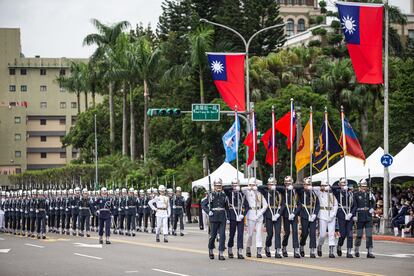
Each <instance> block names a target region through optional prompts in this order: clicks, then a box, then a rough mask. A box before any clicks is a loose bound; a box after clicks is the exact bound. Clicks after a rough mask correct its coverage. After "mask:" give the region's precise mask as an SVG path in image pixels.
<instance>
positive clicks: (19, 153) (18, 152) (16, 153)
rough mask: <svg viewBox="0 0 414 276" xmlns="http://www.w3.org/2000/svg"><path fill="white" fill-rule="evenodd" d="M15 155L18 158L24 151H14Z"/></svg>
mask: <svg viewBox="0 0 414 276" xmlns="http://www.w3.org/2000/svg"><path fill="white" fill-rule="evenodd" d="M14 157H17V158H19V157H22V152H21V151H20V150H16V151H14Z"/></svg>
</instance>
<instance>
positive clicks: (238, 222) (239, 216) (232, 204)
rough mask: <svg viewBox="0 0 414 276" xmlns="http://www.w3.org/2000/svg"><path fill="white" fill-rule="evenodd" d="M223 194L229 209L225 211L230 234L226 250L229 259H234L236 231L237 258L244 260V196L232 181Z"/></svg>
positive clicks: (236, 181) (237, 185)
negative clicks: (225, 196)
mask: <svg viewBox="0 0 414 276" xmlns="http://www.w3.org/2000/svg"><path fill="white" fill-rule="evenodd" d="M224 192H225V193H226V195H227V201H228V203H229V209H228V210H227V219H228V220H229V221H230V233H229V240H228V242H227V248H228V253H229V258H230V259H232V258H234V254H233V246H234V236H235V234H236V230H237V258H238V259H244V257H243V233H244V215H245V213H244V212H245V210H246V206H247V204H246V201H245V196H244V194H243V193H242V192H241V191H240V185H239V181H238V180H237V179H233V180H232V182H231V187H229V188H224Z"/></svg>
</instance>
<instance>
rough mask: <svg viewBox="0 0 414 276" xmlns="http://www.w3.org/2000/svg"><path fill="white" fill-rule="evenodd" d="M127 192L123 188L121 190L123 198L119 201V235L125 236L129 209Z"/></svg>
mask: <svg viewBox="0 0 414 276" xmlns="http://www.w3.org/2000/svg"><path fill="white" fill-rule="evenodd" d="M127 195H128V193H127V190H126V189H125V188H122V190H121V197H120V199H119V208H118V212H119V234H120V235H124V234H125V233H124V225H125V218H126V211H127V210H126V208H127Z"/></svg>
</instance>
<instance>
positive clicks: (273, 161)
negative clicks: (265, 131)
mask: <svg viewBox="0 0 414 276" xmlns="http://www.w3.org/2000/svg"><path fill="white" fill-rule="evenodd" d="M275 163H276V162H275V106H274V105H272V164H273V177H274V178H275V179H276V164H275Z"/></svg>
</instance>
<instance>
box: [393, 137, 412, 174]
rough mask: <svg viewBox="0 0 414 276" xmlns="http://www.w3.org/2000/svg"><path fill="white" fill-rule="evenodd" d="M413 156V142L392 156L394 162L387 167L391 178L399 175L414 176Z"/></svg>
mask: <svg viewBox="0 0 414 276" xmlns="http://www.w3.org/2000/svg"><path fill="white" fill-rule="evenodd" d="M413 158H414V144H413V143H411V142H410V143H408V144H407V146H405V148H403V149H402V150H401V151H400V152H399V153H398V154H397V155H395V156H394V162H393V163H392V164H391V166H390V167H389V168H390V178H391V180H392V179H394V178H396V177H400V176H411V177H414V163H413Z"/></svg>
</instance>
